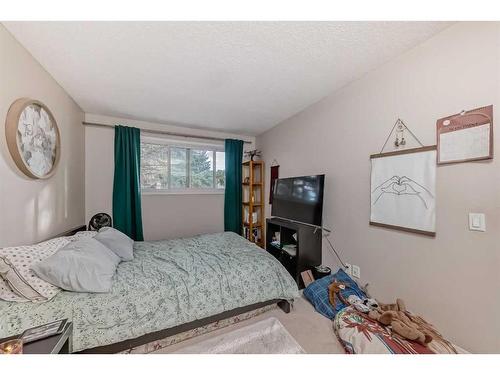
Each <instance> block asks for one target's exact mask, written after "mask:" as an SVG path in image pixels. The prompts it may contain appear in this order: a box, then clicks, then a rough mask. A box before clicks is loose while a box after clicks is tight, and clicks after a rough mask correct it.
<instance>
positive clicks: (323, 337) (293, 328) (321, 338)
mask: <svg viewBox="0 0 500 375" xmlns="http://www.w3.org/2000/svg"><path fill="white" fill-rule="evenodd" d="M269 317H275V318H277V319H278V320H279V321H280V322H281V324H283V326H284V327H285V328H286V330H287V331H288V332H289V333H290V334H291V335H292V336H293V337H294V338H295V340H297V342H298V343H299V344H300V346H302V348H304V350H305V351H306V353H344V350H343V348H342V346H341V345H340V343H339V342H338V340H337V338H336V336H335V333H334V332H333V327H332V322H331V321H330V320H328V319H327V318H325V317H323V316H322V315H320V314H318V313H317V312H316V311H314V308H313V307H312V305H311V304H310V303H309V302H308V301H307V300H306V299H304V298H303V297H301V298H299V299H297V300H296V301H295V303H294V306H293V309H292V311H291V312H290V313H289V314H285V313H284V312H283V311H281V309H278V308H277V309H273V310H271V311H267V312H265V313H264V314H261V315H259V316H256V317H254V318H251V319H248V320H246V321H243V322H240V323H237V324H233V325H231V326H229V327H226V328H222V329H219V330H216V331H213V332H210V333H207V334H205V335H201V336H198V337H194V338H192V339H188V340H186V341H183V342H180V343H178V344H175V345H171V346H169V347H166V348H163V349H160V350H157V351H155V352H152V353H151V354H164V353H171V352H174V351H177V350H180V349H182V348H184V347H186V346H189V345H193V344H197V343H199V342H201V341H203V340H206V339H209V338H212V337H215V336H218V335H221V334H224V333H228V332H231V331H234V330H236V329H238V328H241V327H245V326H248V325H250V324H253V323H255V322H258V321H262V320H264V319H267V318H269Z"/></svg>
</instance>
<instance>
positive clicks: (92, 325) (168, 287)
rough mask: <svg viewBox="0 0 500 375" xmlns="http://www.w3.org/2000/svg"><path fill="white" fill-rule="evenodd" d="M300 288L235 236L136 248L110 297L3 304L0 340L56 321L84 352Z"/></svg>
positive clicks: (68, 295)
mask: <svg viewBox="0 0 500 375" xmlns="http://www.w3.org/2000/svg"><path fill="white" fill-rule="evenodd" d="M296 297H298V289H297V285H296V284H295V282H294V280H293V278H292V277H291V276H290V274H289V273H288V272H287V271H286V269H285V268H284V267H283V266H282V265H281V264H280V263H279V262H278V261H277V260H276V259H275V258H274V257H273V256H271V255H270V254H268V253H267V252H266V251H264V250H262V249H260V248H258V247H257V246H256V245H254V244H252V243H250V242H248V241H247V240H245V239H244V238H242V237H240V236H238V235H236V234H234V233H230V232H226V233H218V234H210V235H201V236H197V237H194V238H184V239H176V240H165V241H156V242H136V243H135V245H134V260H132V261H129V262H122V263H121V264H120V265H119V266H118V270H117V273H116V275H115V277H114V282H113V289H112V291H111V292H110V293H103V294H98V293H96V294H93V293H74V292H61V293H59V294H58V295H57V296H56V297H54V298H53V299H52V300H51V301H49V302H46V303H41V304H40V303H32V302H26V303H16V302H4V301H0V337H5V336H10V335H13V334H17V333H20V332H22V331H23V330H25V329H27V328H29V327H33V326H37V325H40V324H44V323H47V322H50V321H53V320H57V319H63V318H67V319H68V320H71V321H73V324H74V338H73V349H74V351H80V350H83V349H88V348H92V347H96V346H102V345H108V344H112V343H115V342H120V341H123V340H127V339H130V338H134V337H139V336H142V335H144V334H147V333H150V332H154V331H158V330H162V329H166V328H170V327H174V326H176V325H180V324H183V323H187V322H190V321H193V320H197V319H201V318H205V317H208V316H212V315H215V314H219V313H221V312H223V311H228V310H232V309H235V308H238V307H242V306H247V305H251V304H254V303H258V302H264V301H268V300H273V299H287V300H291V299H294V298H296Z"/></svg>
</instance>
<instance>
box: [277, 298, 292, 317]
mask: <svg viewBox="0 0 500 375" xmlns="http://www.w3.org/2000/svg"><path fill="white" fill-rule="evenodd" d="M278 307H279V308H280V309H281V310H283V311H284V312H285V313H286V314H288V313H289V312H290V302H288V301H287V300H281V301H279V302H278Z"/></svg>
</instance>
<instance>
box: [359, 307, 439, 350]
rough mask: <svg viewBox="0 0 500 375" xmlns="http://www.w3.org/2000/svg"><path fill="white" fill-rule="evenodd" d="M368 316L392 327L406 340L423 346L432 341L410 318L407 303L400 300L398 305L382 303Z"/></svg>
mask: <svg viewBox="0 0 500 375" xmlns="http://www.w3.org/2000/svg"><path fill="white" fill-rule="evenodd" d="M368 316H369V317H370V318H371V319H373V320H376V321H378V322H380V323H381V324H383V325H385V326H389V325H390V326H391V327H392V330H393V331H394V332H396V333H397V334H398V335H400V336H402V337H404V338H405V339H408V340H413V341H417V342H419V343H420V344H422V345H427V344H429V343H430V342H431V341H432V336H431V335H429V334H428V333H427V332H426V331H425V330H424V329H422V327H420V326H419V325H418V324H416V323H414V322H413V321H411V319H410V318H408V315H407V312H406V306H405V303H404V302H403V300H401V299H399V298H398V299H397V300H396V303H392V304H383V303H380V304H379V307H378V308H376V309H374V310H371V311H370V312H369V313H368Z"/></svg>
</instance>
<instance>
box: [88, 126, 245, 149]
mask: <svg viewBox="0 0 500 375" xmlns="http://www.w3.org/2000/svg"><path fill="white" fill-rule="evenodd" d="M82 124H83V125H85V126H108V127H111V128H114V127H115V125H109V124H100V123H97V122H87V121H83V122H82ZM140 130H141V132H144V133H150V134H163V135H171V136H175V137H185V138H197V139H206V140H210V141H224V140H225V138H220V137H209V136H205V135H190V134H183V133H176V132H167V131H161V130H148V129H140ZM242 141H243V143H248V144H250V143H252V142H250V141H245V140H243V139H242Z"/></svg>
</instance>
